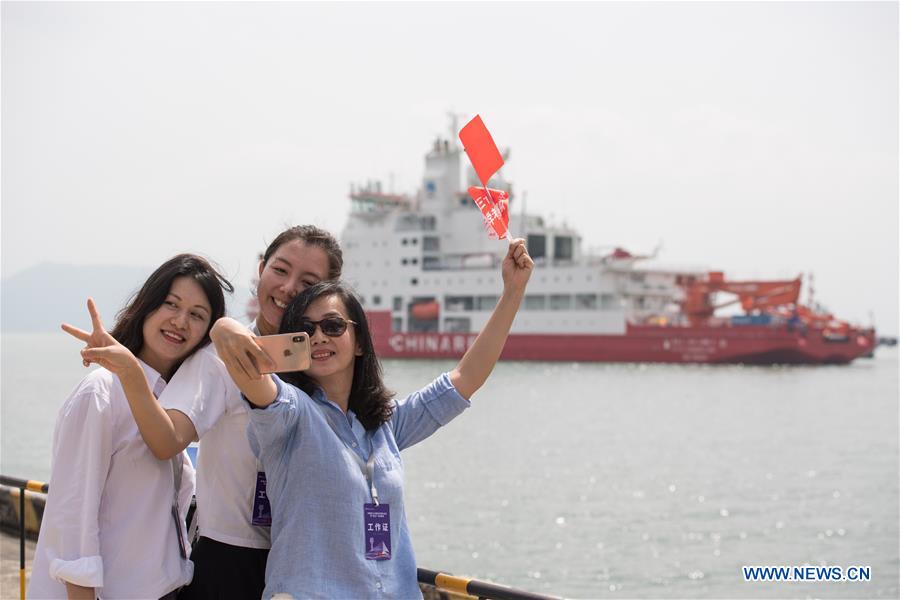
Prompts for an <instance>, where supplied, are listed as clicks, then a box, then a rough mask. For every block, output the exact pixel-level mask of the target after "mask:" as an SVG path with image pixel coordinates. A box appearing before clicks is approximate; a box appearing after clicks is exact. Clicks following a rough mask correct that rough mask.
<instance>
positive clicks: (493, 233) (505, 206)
mask: <svg viewBox="0 0 900 600" xmlns="http://www.w3.org/2000/svg"><path fill="white" fill-rule="evenodd" d="M485 190H487V192H490V196H488V194H487V193H486V192H485ZM469 195H470V196H471V197H472V200H474V201H475V205H476V206H477V207H478V208H479V210H481V215H482V216H483V217H484V228H485V229H486V230H487V234H488V237H490V238H491V239H492V240H502V239H503V238H505V237H508V236H509V194H507V193H506V192H504V191H503V190H495V189H492V188H480V187H475V186H472V187H470V188H469Z"/></svg>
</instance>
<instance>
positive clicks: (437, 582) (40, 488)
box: [0, 475, 556, 600]
mask: <svg viewBox="0 0 900 600" xmlns="http://www.w3.org/2000/svg"><path fill="white" fill-rule="evenodd" d="M0 485H2V486H6V487H7V488H10V492H11V494H10V496H12V497H13V500H18V510H17V512H18V514H17V515H16V517H17V521H18V527H17V529H18V534H19V597H20V598H21V599H22V600H24V599H25V580H26V568H25V539H26V537H28V536H27V533H28V532H27V531H26V516H27V515H28V514H29V511H26V508H25V507H26V504H25V496H26V494H25V492H26V491H27V492H32V493H33V494H40V495H43V494H47V493H48V492H49V491H50V485H49V484H48V483H45V482H43V481H36V480H33V479H18V478H16V477H8V476H6V475H0ZM194 509H196V502H195V500H194V499H191V510H194ZM30 513H31V514H32V515H33V514H35V513H36V511H34V510H32V511H30ZM5 514H6V512H4V516H5ZM3 525H4V527H6V526H8V525H9V523H8V522H7V520H6V519H4V522H3ZM36 525H37V528H38V529H39V527H40V523H39V522H38V523H37V524H36ZM34 526H35V524H34V523H32V527H33V528H34ZM32 534H33V537H36V536H37V531H33V532H32ZM417 576H418V580H419V584H420V585H425V586H429V587H430V588H433V589H434V591H435V593H434V594H426V595H425V598H426V599H429V600H432V599H434V600H437V599H438V598H440V599H442V600H443V599H445V598H448V597H449V598H479V599H482V598H483V599H484V600H488V599H492V600H556V597H554V596H545V595H541V594H535V593H533V592H527V591H525V590H519V589H516V588H511V587H507V586H504V585H499V584H496V583H491V582H488V581H480V580H478V579H470V578H467V577H459V576H456V575H451V574H450V573H445V572H443V571H432V570H430V569H423V568H421V567H420V568H418V569H417Z"/></svg>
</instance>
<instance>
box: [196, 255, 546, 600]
mask: <svg viewBox="0 0 900 600" xmlns="http://www.w3.org/2000/svg"><path fill="white" fill-rule="evenodd" d="M533 266H534V263H533V262H532V260H531V258H530V257H529V256H528V253H527V251H526V249H525V244H524V241H523V240H515V241H514V242H513V243H511V244H510V246H509V250H508V252H507V255H506V257H505V258H504V260H503V266H502V273H503V283H504V287H503V294H502V296H501V298H500V300H499V302H498V303H497V306H496V307H495V308H494V312H493V313H492V315H491V317H490V319H489V320H488V322H487V324H486V325H485V327H484V329H483V330H482V331H481V333H480V334H479V335H478V337H477V338H476V340H475V342H474V343H473V344H472V346H471V347H470V348H469V349H468V351H467V352H466V354H465V355H464V356H463V358H462V359H461V360H460V362H459V364H458V365H457V366H456V368H454V369H453V370H451V371H450V372H449V373H444V374H442V375H440V376H439V377H438V378H437V379H435V380H434V381H433V382H431V383H430V384H429V385H427V386H426V387H425V388H423V389H422V390H420V391H418V392H416V393H414V394H411V395H410V396H409V397H407V398H406V399H405V400H403V401H400V402H394V401H393V400H392V394H391V393H390V392H388V391H387V389H386V388H385V387H384V384H383V382H382V378H381V368H380V364H379V362H378V357H377V356H376V355H375V352H374V348H373V345H372V339H371V335H370V333H369V327H368V323H367V321H366V315H365V312H364V311H363V309H362V306H361V305H360V302H359V300H358V299H357V297H356V296H355V295H354V294H353V292H352V291H350V289H349V288H347V287H346V286H345V285H344V284H342V283H333V282H324V283H320V284H317V285H315V286H312V287H311V288H309V289H307V290H306V291H305V292H303V293H302V294H301V295H299V296H298V297H297V298H296V299H295V300H294V301H293V302H292V303H291V304H290V306H288V308H287V311H286V312H285V315H284V317H283V319H282V321H281V328H280V332H281V333H293V332H298V331H305V332H306V333H308V334H309V335H310V346H311V356H312V366H311V367H310V368H309V370H307V371H305V372H298V373H283V374H280V375H278V376H269V375H266V376H263V377H252V376H250V375H248V373H247V372H246V370H245V369H244V368H242V366H241V365H240V364H238V363H237V362H235V361H229V360H225V364H226V366H227V367H228V371H229V373H230V375H231V376H232V377H233V378H234V381H235V383H237V385H238V387H239V388H240V389H241V391H242V392H243V394H244V396H245V397H246V398H247V400H248V401H249V402H250V403H252V405H253V406H254V407H255V408H256V410H253V411H251V415H250V427H249V428H248V430H247V434H248V437H249V438H250V445H251V446H252V447H253V449H254V451H255V452H256V454H257V456H259V458H260V460H261V462H262V464H263V466H264V467H265V471H266V475H267V478H268V494H269V499H270V501H271V503H272V515H273V517H272V550H271V552H270V555H269V561H268V566H267V569H266V588H265V592H264V594H263V597H264V598H272V597H273V596H274V595H276V594H280V593H286V594H289V595H290V596H291V597H294V598H368V597H389V598H412V597H421V593H420V591H419V588H418V584H417V577H416V561H415V557H414V554H413V549H412V546H411V540H410V536H409V529H408V527H407V523H406V514H405V509H404V501H403V463H402V460H401V458H400V451H401V450H403V449H405V448H408V447H409V446H412V445H413V444H416V443H418V442H420V441H422V440H424V439H425V438H427V437H428V436H430V435H431V434H433V433H434V432H435V431H436V430H437V429H438V428H440V427H441V426H443V425H446V424H447V423H448V422H449V421H450V420H452V419H453V418H454V417H456V416H457V415H458V414H460V413H461V412H462V411H463V410H465V409H466V408H467V407H468V406H469V398H471V396H472V395H473V394H474V393H475V392H476V391H477V390H478V389H479V388H480V387H481V386H482V385H483V384H484V382H485V381H486V380H487V377H488V376H489V375H490V373H491V371H492V369H493V367H494V365H495V364H496V362H497V360H498V358H499V357H500V353H501V351H502V349H503V346H504V344H505V342H506V338H507V335H508V334H509V330H510V327H511V326H512V322H513V319H514V318H515V315H516V312H517V311H518V308H519V305H520V304H521V301H522V298H523V296H524V293H525V286H526V284H527V282H528V279H529V277H530V275H531V272H532V269H533ZM229 326H230V325H229V322H228V320H223V321H220V323H219V324H217V325H216V327H215V328H213V331H212V332H211V337H212V339H213V343H214V344H217V345H218V344H220V343H221V338H220V336H219V334H220V332H221V331H222V330H224V329H225V328H227V327H229Z"/></svg>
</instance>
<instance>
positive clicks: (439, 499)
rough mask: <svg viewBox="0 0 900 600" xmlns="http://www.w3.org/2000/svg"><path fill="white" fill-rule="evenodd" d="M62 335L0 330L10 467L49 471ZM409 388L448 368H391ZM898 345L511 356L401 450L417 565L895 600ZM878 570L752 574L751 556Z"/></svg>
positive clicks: (535, 578)
mask: <svg viewBox="0 0 900 600" xmlns="http://www.w3.org/2000/svg"><path fill="white" fill-rule="evenodd" d="M78 349H79V343H78V342H76V341H75V340H73V339H70V338H68V336H66V335H65V334H62V333H60V334H28V335H13V334H10V335H6V334H4V335H3V336H2V409H0V420H2V427H0V434H2V456H0V471H2V473H3V474H4V475H12V476H15V477H23V478H31V479H40V480H47V479H48V478H49V474H50V471H49V468H50V465H49V456H50V442H51V439H50V438H51V435H52V432H53V424H54V421H55V419H56V412H57V410H58V408H59V406H60V405H61V403H62V401H63V400H64V399H65V397H66V396H67V395H68V393H69V391H70V390H71V389H72V388H73V386H74V385H75V383H76V382H77V381H78V380H79V379H80V377H82V376H83V375H84V372H85V369H84V368H83V367H82V366H81V363H80V362H79V356H78ZM384 366H385V371H386V375H387V381H388V383H389V385H390V386H391V387H392V388H393V389H394V390H396V391H397V392H398V393H400V394H404V393H408V392H410V391H412V390H414V389H416V388H418V387H420V386H422V385H424V384H425V383H427V382H429V381H430V380H431V379H432V378H433V377H434V376H435V375H437V374H438V373H440V372H441V371H444V370H447V369H449V368H451V367H452V366H453V363H451V362H446V361H412V362H402V361H389V362H386V363H385V365H384ZM898 397H900V390H898V360H897V351H896V350H895V349H883V348H882V349H879V352H878V355H877V356H876V358H875V359H871V360H859V361H857V362H855V363H854V364H852V365H850V366H846V367H766V368H759V367H740V366H726V367H706V366H669V365H600V364H575V363H560V364H556V363H503V364H500V365H498V367H497V369H496V370H495V372H494V375H493V376H492V378H491V380H490V381H489V383H488V384H487V385H486V386H485V388H483V389H482V390H481V391H479V392H478V393H477V394H476V396H475V397H474V398H473V403H472V408H471V409H470V410H468V411H467V412H466V413H465V414H463V416H461V417H460V418H458V419H457V420H456V421H454V422H453V423H452V424H450V425H449V426H448V427H446V428H445V429H444V430H442V431H440V432H439V433H438V434H437V435H436V436H434V437H433V438H431V439H429V440H427V441H426V442H424V443H422V444H420V445H419V446H417V447H414V448H412V449H410V450H408V451H406V453H405V462H406V478H407V480H406V493H407V503H408V515H407V516H408V518H409V522H410V527H411V529H412V535H413V540H414V542H415V545H416V554H417V557H418V560H419V564H420V565H422V566H425V567H428V568H432V569H440V570H444V571H448V572H452V573H455V574H460V575H467V576H471V577H477V578H482V579H491V580H494V581H497V582H500V583H505V584H507V585H512V586H516V587H521V588H524V589H527V590H532V591H536V592H543V593H550V594H554V595H560V596H568V597H585V598H586V597H590V598H598V597H599V598H616V597H622V598H636V597H653V598H808V597H817V598H864V597H866V598H871V597H883V598H897V597H898V596H900V583H898V579H900V547H898V542H900V534H898V522H900V493H898V480H900V459H898V456H900V448H898V438H900V435H898V428H900V417H898ZM804 564H811V565H826V564H827V565H838V566H842V567H847V566H851V565H867V566H871V570H872V571H871V572H872V581H870V582H868V583H851V582H843V583H745V582H744V580H743V577H742V574H741V566H742V565H804Z"/></svg>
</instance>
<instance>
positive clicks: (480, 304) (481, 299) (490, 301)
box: [475, 296, 500, 310]
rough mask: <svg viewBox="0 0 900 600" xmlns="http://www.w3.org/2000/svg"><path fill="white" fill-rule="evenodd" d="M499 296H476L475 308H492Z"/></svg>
mask: <svg viewBox="0 0 900 600" xmlns="http://www.w3.org/2000/svg"><path fill="white" fill-rule="evenodd" d="M499 301H500V296H478V297H477V298H476V301H475V306H476V307H477V308H476V310H494V307H495V306H497V302H499Z"/></svg>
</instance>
